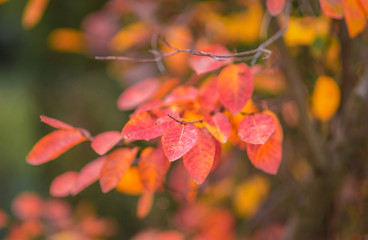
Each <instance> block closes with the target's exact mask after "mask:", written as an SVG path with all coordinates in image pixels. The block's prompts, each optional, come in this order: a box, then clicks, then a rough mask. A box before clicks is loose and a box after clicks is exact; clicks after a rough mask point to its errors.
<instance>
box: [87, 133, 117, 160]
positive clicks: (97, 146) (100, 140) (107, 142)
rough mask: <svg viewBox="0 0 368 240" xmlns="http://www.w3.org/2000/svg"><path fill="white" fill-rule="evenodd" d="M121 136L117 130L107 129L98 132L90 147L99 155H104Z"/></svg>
mask: <svg viewBox="0 0 368 240" xmlns="http://www.w3.org/2000/svg"><path fill="white" fill-rule="evenodd" d="M122 138H123V137H122V136H121V133H120V132H118V131H108V132H103V133H100V134H98V135H97V136H96V137H95V138H94V139H93V140H92V143H91V147H92V149H93V150H95V152H96V153H98V154H99V155H104V154H105V153H107V152H108V151H110V149H111V148H113V147H114V146H115V145H116V144H117V143H118V142H119V141H120V140H121V139H122Z"/></svg>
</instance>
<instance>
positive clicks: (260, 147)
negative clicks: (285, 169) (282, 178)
mask: <svg viewBox="0 0 368 240" xmlns="http://www.w3.org/2000/svg"><path fill="white" fill-rule="evenodd" d="M247 154H248V157H249V159H250V161H251V162H252V164H253V165H254V166H255V167H256V168H259V169H261V170H263V171H265V172H267V173H270V174H276V173H277V171H278V169H279V166H280V163H281V157H282V146H281V142H279V141H277V139H275V138H273V137H271V138H270V139H268V141H267V142H266V143H265V144H247Z"/></svg>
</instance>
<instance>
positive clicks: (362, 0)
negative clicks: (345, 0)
mask: <svg viewBox="0 0 368 240" xmlns="http://www.w3.org/2000/svg"><path fill="white" fill-rule="evenodd" d="M359 2H360V5H361V6H362V8H363V10H364V12H365V15H366V16H367V17H368V1H366V0H359Z"/></svg>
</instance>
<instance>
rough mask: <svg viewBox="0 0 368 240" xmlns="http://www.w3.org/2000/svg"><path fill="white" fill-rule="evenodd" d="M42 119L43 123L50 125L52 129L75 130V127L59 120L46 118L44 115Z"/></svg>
mask: <svg viewBox="0 0 368 240" xmlns="http://www.w3.org/2000/svg"><path fill="white" fill-rule="evenodd" d="M40 118H41V122H44V123H46V124H47V125H50V126H51V127H54V128H58V129H63V130H75V127H73V126H71V125H69V124H67V123H64V122H62V121H59V120H57V119H54V118H50V117H46V116H44V115H41V116H40Z"/></svg>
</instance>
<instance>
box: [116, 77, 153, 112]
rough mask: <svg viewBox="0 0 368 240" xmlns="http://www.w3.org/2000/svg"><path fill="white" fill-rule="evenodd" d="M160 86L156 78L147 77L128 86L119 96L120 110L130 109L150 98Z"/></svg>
mask: <svg viewBox="0 0 368 240" xmlns="http://www.w3.org/2000/svg"><path fill="white" fill-rule="evenodd" d="M159 87H160V81H159V80H157V79H156V78H147V79H145V80H143V81H140V82H138V83H136V84H134V85H132V86H130V87H129V88H127V89H126V90H125V91H124V92H123V93H122V94H121V95H120V97H119V98H118V108H119V109H120V110H130V109H133V108H135V107H137V106H138V105H140V104H141V103H143V102H145V101H147V100H148V99H150V98H151V97H152V96H153V95H154V94H155V92H156V91H157V90H158V89H159Z"/></svg>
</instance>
